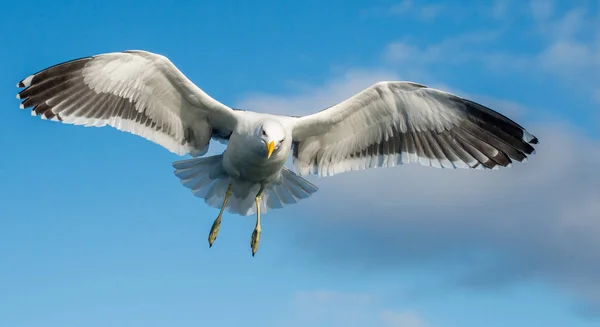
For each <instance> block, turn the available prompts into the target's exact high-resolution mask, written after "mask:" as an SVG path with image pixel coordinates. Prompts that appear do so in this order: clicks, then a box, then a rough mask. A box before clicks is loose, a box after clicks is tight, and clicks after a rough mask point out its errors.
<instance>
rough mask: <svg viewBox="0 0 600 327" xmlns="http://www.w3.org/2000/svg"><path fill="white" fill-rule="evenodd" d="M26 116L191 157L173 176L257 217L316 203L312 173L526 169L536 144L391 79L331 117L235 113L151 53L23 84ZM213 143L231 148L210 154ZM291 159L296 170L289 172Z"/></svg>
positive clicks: (462, 102) (513, 128)
mask: <svg viewBox="0 0 600 327" xmlns="http://www.w3.org/2000/svg"><path fill="white" fill-rule="evenodd" d="M17 87H19V88H21V89H22V90H20V92H19V93H18V94H17V99H20V100H22V102H21V104H20V108H21V109H25V108H32V110H31V114H32V115H33V116H39V117H41V119H49V120H53V121H59V122H62V123H66V124H74V125H84V126H96V127H102V126H106V125H109V126H112V127H114V128H116V129H118V130H121V131H125V132H129V133H132V134H134V135H138V136H141V137H143V138H146V139H147V140H149V141H152V142H154V143H156V144H158V145H161V146H162V147H164V148H166V149H167V150H169V151H171V152H173V153H175V154H177V155H181V156H183V155H186V154H189V155H190V156H191V157H192V158H190V159H185V160H180V161H175V162H173V164H172V165H173V168H174V169H175V175H176V176H177V177H178V178H179V179H180V180H181V183H182V184H183V185H184V186H185V187H187V188H189V189H190V190H191V191H192V193H193V194H194V195H195V196H197V197H199V198H202V199H204V201H205V203H206V204H207V205H209V206H210V207H213V208H217V209H220V211H219V214H218V216H217V218H216V219H215V220H214V223H213V224H212V227H211V229H210V232H209V236H208V242H209V247H212V245H213V242H214V241H215V239H216V238H217V235H218V233H219V228H220V225H221V217H222V215H223V212H224V211H225V210H227V211H228V212H230V213H232V214H239V215H242V216H248V215H252V214H256V225H255V228H254V230H253V232H252V236H251V239H250V247H251V249H252V256H254V255H255V254H256V251H257V250H258V245H259V242H260V236H261V231H262V228H261V222H260V218H261V212H262V213H266V212H267V210H269V209H276V208H283V207H284V205H289V204H293V203H297V202H298V201H300V200H302V199H306V198H308V197H310V196H311V195H312V194H313V193H315V192H316V191H317V190H318V188H317V187H316V186H315V185H313V184H312V183H310V182H309V181H308V180H306V179H305V178H303V177H302V176H307V175H316V176H332V175H335V174H339V173H343V172H349V171H356V170H363V169H368V168H376V167H394V166H399V165H402V164H405V163H418V164H421V165H424V166H432V167H437V168H450V169H455V168H464V169H498V168H499V167H508V166H510V165H511V163H512V162H513V161H517V162H524V161H526V159H527V158H528V156H530V155H532V154H534V153H535V149H534V148H533V146H532V145H531V144H537V143H538V139H537V138H536V137H535V136H534V135H532V134H530V133H529V132H528V131H527V130H526V129H524V128H523V127H521V126H520V125H519V124H517V123H516V122H514V121H512V120H511V119H509V118H507V117H506V116H504V115H502V114H500V113H498V112H497V111H494V110H492V109H490V108H488V107H485V106H483V105H481V104H479V103H476V102H474V101H471V100H468V99H465V98H462V97H459V96H457V95H454V94H451V93H448V92H444V91H442V90H438V89H435V88H430V87H427V86H425V85H422V84H418V83H415V82H409V81H381V82H377V83H375V84H373V85H371V86H369V87H368V88H366V89H364V90H362V91H360V92H359V93H357V94H355V95H353V96H352V97H350V98H348V99H346V100H344V101H342V102H340V103H338V104H335V105H333V106H331V107H329V108H326V109H324V110H322V111H319V112H316V113H313V114H309V115H305V116H285V115H275V114H267V113H259V112H253V111H249V110H242V109H235V108H231V107H229V106H227V105H224V104H222V103H221V102H219V101H217V100H215V99H213V98H212V97H211V96H209V95H208V94H207V93H205V92H204V91H203V90H202V89H200V88H199V87H198V86H197V85H196V84H194V83H193V82H192V81H190V80H189V79H188V78H187V77H186V76H185V75H184V74H183V73H182V72H181V71H180V70H179V69H178V68H177V67H176V66H175V65H174V64H173V63H172V62H171V61H170V60H169V59H168V58H167V57H165V56H163V55H160V54H157V53H152V52H148V51H143V50H128V51H122V52H110V53H102V54H97V55H93V56H88V57H83V58H79V59H75V60H71V61H67V62H63V63H60V64H57V65H54V66H52V67H49V68H46V69H43V70H41V71H39V72H37V73H35V74H33V75H30V76H29V77H27V78H25V79H23V80H22V81H20V82H19V83H18V84H17ZM211 139H213V140H216V141H220V142H222V143H224V144H226V148H225V150H224V151H223V152H222V153H221V154H219V155H214V156H204V155H205V154H206V153H207V151H208V148H209V145H210V141H211ZM290 156H291V157H292V158H293V166H294V168H295V169H294V170H295V172H294V171H292V170H290V169H288V168H286V167H285V166H284V165H285V163H286V161H287V160H288V159H289V157H290Z"/></svg>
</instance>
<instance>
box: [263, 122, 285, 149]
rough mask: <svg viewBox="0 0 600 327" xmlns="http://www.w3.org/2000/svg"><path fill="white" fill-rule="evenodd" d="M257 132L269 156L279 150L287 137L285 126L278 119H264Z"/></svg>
mask: <svg viewBox="0 0 600 327" xmlns="http://www.w3.org/2000/svg"><path fill="white" fill-rule="evenodd" d="M257 134H258V137H259V138H260V140H261V142H262V148H263V149H264V154H265V156H266V157H267V158H270V157H271V155H272V154H273V153H275V152H277V151H279V149H280V148H281V145H282V144H283V142H284V141H285V137H286V131H285V127H284V126H283V125H282V124H281V123H280V122H278V121H276V120H266V121H264V122H263V123H262V124H261V125H260V126H259V128H258V129H257Z"/></svg>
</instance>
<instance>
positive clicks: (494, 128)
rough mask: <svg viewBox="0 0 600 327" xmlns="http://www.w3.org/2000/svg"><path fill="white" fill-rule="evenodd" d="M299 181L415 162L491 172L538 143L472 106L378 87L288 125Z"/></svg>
mask: <svg viewBox="0 0 600 327" xmlns="http://www.w3.org/2000/svg"><path fill="white" fill-rule="evenodd" d="M292 135H293V147H294V149H293V156H294V165H295V167H296V170H297V171H298V173H300V174H302V175H307V174H318V175H333V174H337V173H341V172H345V171H350V170H358V169H366V168H373V167H385V166H395V165H399V164H402V163H409V162H418V163H421V164H423V165H427V166H434V167H441V168H477V169H484V168H487V169H493V168H497V167H499V166H508V165H510V163H511V162H512V161H513V160H516V161H523V160H525V159H526V158H527V156H528V155H530V154H532V153H533V152H534V148H533V147H532V146H531V145H530V144H536V143H537V138H536V137H535V136H533V135H531V134H530V133H529V132H527V131H526V130H525V129H524V128H523V127H521V126H520V125H518V124H517V123H515V122H514V121H512V120H510V119H509V118H507V117H505V116H503V115H501V114H499V113H497V112H495V111H493V110H491V109H489V108H487V107H484V106H482V105H480V104H478V103H475V102H473V101H470V100H467V99H463V98H460V97H458V96H456V95H453V94H450V93H447V92H443V91H440V90H436V89H433V88H428V87H426V86H424V85H420V84H416V83H411V82H379V83H376V84H374V85H372V86H371V87H369V88H367V89H365V90H363V91H361V92H359V93H358V94H356V95H354V96H353V97H351V98H349V99H347V100H345V101H343V102H341V103H339V104H337V105H334V106H332V107H329V108H327V109H325V110H323V111H320V112H317V113H315V114H312V115H307V116H303V117H298V118H297V119H296V120H295V122H294V124H293V132H292Z"/></svg>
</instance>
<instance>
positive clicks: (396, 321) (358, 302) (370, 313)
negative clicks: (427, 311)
mask: <svg viewBox="0 0 600 327" xmlns="http://www.w3.org/2000/svg"><path fill="white" fill-rule="evenodd" d="M284 314H285V318H282V321H281V324H282V325H285V326H303V327H304V326H322V325H326V326H331V327H338V326H339V327H352V326H357V327H359V326H360V327H364V326H381V327H429V325H428V324H427V323H426V321H425V320H424V319H423V318H422V317H421V316H420V315H419V314H418V313H416V312H415V311H414V310H410V309H394V308H390V307H386V306H384V305H383V301H381V299H380V298H379V297H378V296H376V295H373V294H368V293H352V292H340V291H332V290H314V291H299V292H297V293H296V294H294V295H293V296H292V300H291V303H290V307H289V310H288V311H286V312H284Z"/></svg>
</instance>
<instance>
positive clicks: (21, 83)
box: [17, 81, 25, 88]
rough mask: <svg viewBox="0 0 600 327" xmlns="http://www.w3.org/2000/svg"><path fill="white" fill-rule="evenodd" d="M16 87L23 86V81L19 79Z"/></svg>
mask: <svg viewBox="0 0 600 327" xmlns="http://www.w3.org/2000/svg"><path fill="white" fill-rule="evenodd" d="M17 87H21V88H23V87H25V84H23V81H20V82H19V83H17Z"/></svg>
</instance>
